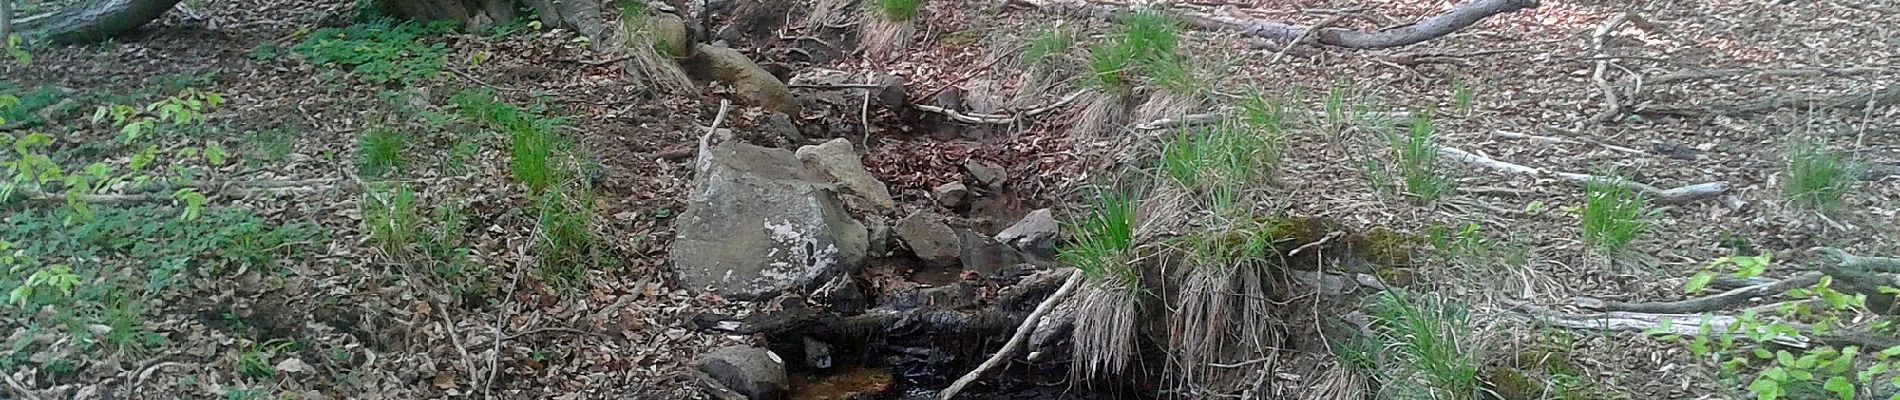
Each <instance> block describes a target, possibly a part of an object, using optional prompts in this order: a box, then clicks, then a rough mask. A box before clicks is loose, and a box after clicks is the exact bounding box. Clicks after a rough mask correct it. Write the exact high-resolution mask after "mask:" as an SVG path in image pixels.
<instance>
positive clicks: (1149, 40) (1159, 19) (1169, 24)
mask: <svg viewBox="0 0 1900 400" xmlns="http://www.w3.org/2000/svg"><path fill="white" fill-rule="evenodd" d="M1180 30H1181V25H1180V22H1179V21H1178V20H1176V19H1175V18H1174V17H1172V16H1169V15H1167V14H1163V13H1161V12H1159V11H1152V10H1149V11H1142V12H1138V13H1135V15H1132V16H1130V17H1129V18H1128V19H1126V20H1124V21H1123V22H1122V25H1121V26H1120V28H1119V30H1118V31H1117V32H1115V33H1114V34H1112V35H1110V37H1109V38H1108V40H1106V41H1104V42H1102V43H1099V44H1097V45H1096V46H1095V47H1094V48H1093V49H1091V50H1090V52H1089V72H1090V73H1091V74H1092V75H1091V79H1090V80H1089V81H1088V82H1089V83H1090V84H1091V85H1092V86H1095V87H1097V88H1098V89H1102V90H1104V91H1106V92H1109V93H1115V94H1121V93H1123V92H1125V91H1126V90H1127V85H1128V84H1130V83H1131V80H1130V79H1129V77H1131V76H1139V75H1137V74H1138V73H1150V74H1152V72H1153V71H1152V70H1153V69H1156V68H1158V67H1159V68H1170V67H1172V68H1180V67H1184V65H1183V64H1181V61H1180V60H1177V56H1176V55H1175V52H1174V51H1175V48H1176V47H1178V46H1179V45H1180V37H1179V34H1180ZM1137 69H1146V70H1147V71H1137Z"/></svg>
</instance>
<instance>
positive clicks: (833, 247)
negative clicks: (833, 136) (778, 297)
mask: <svg viewBox="0 0 1900 400" xmlns="http://www.w3.org/2000/svg"><path fill="white" fill-rule="evenodd" d="M708 153H709V154H706V155H703V156H702V157H705V158H706V159H705V160H704V161H705V163H704V164H703V165H705V166H706V169H705V170H704V171H700V172H699V173H698V176H697V177H696V179H695V186H694V188H693V192H692V195H691V197H689V198H688V200H687V201H688V204H687V206H686V212H684V213H681V214H680V217H679V219H678V220H677V221H676V222H675V223H674V230H675V231H676V232H677V237H676V238H675V239H674V241H673V251H672V255H671V257H672V261H673V267H674V270H675V271H676V272H677V273H678V274H679V282H680V285H681V286H684V287H690V288H694V289H698V288H705V287H711V288H713V289H714V290H716V291H717V292H719V293H722V294H725V295H728V296H734V297H737V298H757V297H761V296H767V295H771V294H775V293H779V292H782V291H784V290H798V291H810V290H812V289H814V288H816V287H817V286H818V285H823V284H825V283H826V282H828V281H830V280H831V279H832V278H833V277H836V276H839V275H841V274H848V273H852V272H855V271H857V269H858V268H859V267H862V266H863V263H864V259H865V251H866V250H867V249H866V247H867V246H868V243H867V239H866V237H865V236H866V232H865V229H864V225H863V224H860V223H858V221H856V220H853V219H851V217H850V216H849V215H847V214H846V213H845V210H844V208H843V206H841V205H839V203H838V199H837V197H836V196H835V195H834V194H833V193H832V192H831V190H830V186H831V185H829V184H825V183H821V181H820V180H819V178H818V177H816V176H815V174H812V173H811V172H809V171H807V170H805V168H804V167H803V165H802V164H801V163H800V162H799V161H798V159H797V158H796V157H794V156H793V155H792V152H789V151H785V150H782V149H773V148H765V147H759V146H753V145H749V144H744V143H739V142H726V143H720V144H719V145H717V146H714V147H713V148H711V149H710V150H709V151H708Z"/></svg>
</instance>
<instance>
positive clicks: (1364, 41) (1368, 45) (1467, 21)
mask: <svg viewBox="0 0 1900 400" xmlns="http://www.w3.org/2000/svg"><path fill="white" fill-rule="evenodd" d="M1014 1H1015V3H1014V4H1022V5H1027V6H1030V7H1034V8H1038V9H1046V10H1051V11H1059V12H1071V13H1077V14H1082V15H1089V16H1093V17H1098V18H1104V19H1110V20H1117V19H1121V18H1124V17H1125V16H1127V15H1129V14H1131V13H1132V12H1133V11H1134V10H1133V9H1131V8H1126V7H1120V6H1116V5H1110V4H1100V3H1093V2H1087V1H1079V0H1014ZM1539 5H1540V3H1539V2H1538V0H1475V1H1469V2H1465V3H1460V4H1458V5H1456V6H1453V7H1452V8H1451V9H1450V10H1447V11H1445V13H1443V14H1439V15H1436V16H1432V17H1430V18H1426V19H1424V20H1422V21H1419V22H1417V23H1414V24H1410V25H1406V26H1404V27H1401V28H1397V29H1388V30H1382V31H1371V32H1368V31H1359V30H1352V29H1345V28H1324V27H1321V28H1318V29H1315V28H1314V27H1303V26H1296V25H1291V24H1287V23H1283V22H1276V21H1267V20H1261V19H1254V18H1239V17H1231V16H1222V15H1211V14H1205V13H1191V12H1190V13H1182V14H1181V16H1182V17H1183V18H1185V19H1186V21H1187V23H1188V24H1189V25H1191V26H1194V27H1196V28H1200V29H1207V30H1231V31H1236V32H1239V33H1241V34H1242V35H1246V36H1248V37H1252V38H1257V39H1267V40H1274V41H1278V42H1296V41H1306V42H1311V43H1314V44H1321V45H1327V46H1335V47H1344V48H1349V49H1384V48H1392V47H1401V46H1407V45H1412V44H1417V43H1420V42H1424V41H1427V40H1432V39H1436V38H1439V37H1442V36H1445V35H1449V34H1451V33H1452V32H1457V31H1458V30H1460V29H1464V28H1466V27H1469V26H1471V25H1474V24H1477V23H1478V22H1480V21H1483V20H1484V19H1485V18H1490V17H1491V16H1494V15H1498V14H1503V13H1508V12H1513V11H1518V10H1524V9H1529V8H1536V7H1537V6H1539Z"/></svg>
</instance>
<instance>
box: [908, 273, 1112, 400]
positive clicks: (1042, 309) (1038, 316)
mask: <svg viewBox="0 0 1900 400" xmlns="http://www.w3.org/2000/svg"><path fill="white" fill-rule="evenodd" d="M1082 280H1083V279H1082V271H1080V270H1077V271H1074V272H1070V273H1069V279H1068V281H1067V282H1063V283H1062V288H1060V289H1056V292H1055V294H1051V295H1049V298H1046V299H1043V300H1042V304H1038V305H1036V310H1035V311H1032V312H1030V313H1029V316H1028V317H1026V318H1023V323H1022V324H1021V325H1017V326H1016V334H1014V335H1011V336H1010V338H1009V342H1007V343H1005V344H1003V348H1002V349H1001V350H997V351H996V354H993V355H991V356H990V358H989V359H988V360H983V364H982V365H978V366H977V367H976V369H973V370H970V373H967V374H963V377H961V378H957V380H956V382H953V383H951V384H950V387H948V388H945V389H944V390H943V392H942V395H941V396H939V397H938V398H940V399H943V400H950V399H952V398H955V397H956V396H957V392H961V391H963V387H964V386H967V385H969V384H970V382H974V381H976V378H979V377H982V376H983V372H985V371H989V370H991V369H995V368H996V367H997V366H999V365H1002V363H1003V361H1005V360H1008V359H1009V358H1010V356H1011V355H1012V354H1015V353H1016V349H1017V348H1018V347H1022V345H1023V342H1024V341H1025V340H1026V339H1029V334H1030V333H1031V332H1034V331H1035V327H1036V322H1037V321H1041V320H1042V316H1043V315H1045V314H1048V313H1049V310H1050V309H1052V308H1054V307H1055V305H1056V304H1058V303H1061V302H1062V300H1063V299H1066V298H1068V297H1069V294H1070V293H1074V292H1075V288H1076V287H1077V286H1081V285H1080V284H1081V283H1082Z"/></svg>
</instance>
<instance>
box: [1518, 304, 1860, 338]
mask: <svg viewBox="0 0 1900 400" xmlns="http://www.w3.org/2000/svg"><path fill="white" fill-rule="evenodd" d="M1506 303H1507V304H1509V305H1510V308H1508V309H1505V310H1504V311H1505V314H1506V315H1508V316H1512V317H1516V318H1518V319H1523V320H1528V321H1531V322H1537V323H1542V324H1545V325H1550V326H1555V327H1561V328H1569V329H1582V330H1599V331H1629V332H1650V331H1656V330H1660V331H1663V332H1664V333H1667V334H1673V335H1684V336H1698V335H1702V334H1703V330H1702V325H1703V324H1705V323H1706V324H1708V325H1709V327H1710V328H1711V329H1709V330H1708V332H1715V333H1714V334H1725V335H1732V336H1734V337H1738V338H1745V337H1748V334H1749V333H1748V332H1742V331H1741V330H1740V329H1734V330H1731V329H1730V328H1729V327H1730V326H1733V325H1736V324H1739V323H1741V322H1740V321H1739V320H1738V319H1737V318H1735V317H1732V316H1726V315H1701V314H1649V313H1632V312H1620V311H1616V312H1607V313H1595V314H1571V313H1563V312H1557V311H1551V310H1549V309H1546V308H1544V307H1541V306H1537V305H1534V304H1530V303H1523V302H1517V301H1507V302H1506ZM1754 329H1759V330H1764V331H1765V330H1766V329H1767V328H1766V327H1755V328H1754ZM1798 329H1800V330H1802V331H1806V330H1807V328H1806V327H1801V328H1798ZM1812 341H1813V339H1812V338H1810V337H1809V336H1808V335H1807V334H1805V333H1803V334H1800V335H1795V336H1782V337H1778V338H1776V339H1775V342H1776V343H1780V344H1784V345H1788V346H1794V347H1800V348H1806V347H1808V344H1809V343H1810V342H1812ZM1883 348H1884V347H1883Z"/></svg>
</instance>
